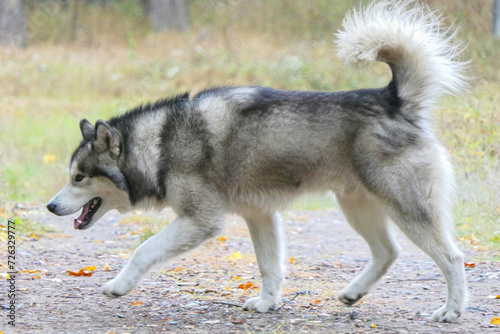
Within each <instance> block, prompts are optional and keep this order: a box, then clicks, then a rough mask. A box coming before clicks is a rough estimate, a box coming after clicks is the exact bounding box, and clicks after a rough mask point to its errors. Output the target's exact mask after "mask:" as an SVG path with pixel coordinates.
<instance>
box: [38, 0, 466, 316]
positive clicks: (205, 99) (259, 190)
mask: <svg viewBox="0 0 500 334" xmlns="http://www.w3.org/2000/svg"><path fill="white" fill-rule="evenodd" d="M452 37H453V34H450V33H449V31H443V30H442V27H441V26H440V20H439V19H438V18H437V17H436V16H435V15H434V14H433V13H432V12H431V11H429V10H428V9H427V8H426V7H425V6H423V5H421V4H420V3H419V2H414V1H408V0H404V1H377V2H373V3H372V4H370V5H368V6H367V7H365V8H364V9H360V10H355V11H353V12H352V13H350V14H349V15H348V16H347V17H346V18H345V20H344V22H343V29H342V30H341V31H340V32H338V33H337V38H338V40H337V46H338V56H339V57H340V58H341V59H343V60H344V61H345V62H346V63H347V64H350V65H366V64H368V63H371V62H373V61H381V62H385V63H387V64H388V65H389V66H390V68H391V70H392V75H393V78H392V81H391V82H390V83H389V84H388V85H387V87H384V88H380V89H362V90H355V91H347V92H304V91H281V90H276V89H272V88H264V87H222V88H213V89H208V90H205V91H202V92H201V93H199V94H196V95H190V94H184V95H181V96H177V97H174V98H171V99H166V100H161V101H158V102H156V103H150V104H145V105H142V106H140V107H137V108H135V109H134V110H131V111H129V112H127V113H126V114H124V115H122V116H119V117H115V118H112V119H110V120H108V121H103V120H99V121H97V122H96V123H95V125H92V124H91V123H89V122H88V121H87V120H85V119H84V120H82V121H81V122H80V128H81V132H82V135H83V140H82V142H81V143H80V145H79V146H78V148H77V149H76V150H75V152H74V153H73V155H72V157H71V163H70V167H69V174H70V181H69V183H68V184H67V186H66V187H65V188H64V189H62V190H61V191H60V192H59V193H58V194H57V195H55V197H54V198H53V199H51V200H50V202H49V204H48V205H47V208H48V210H49V211H51V212H53V213H54V214H56V215H69V214H73V213H75V212H76V211H77V210H79V209H82V213H81V215H80V216H79V217H78V218H77V219H75V221H74V226H75V228H76V229H80V230H84V229H87V228H89V227H91V226H92V225H93V224H94V223H95V222H96V221H97V220H98V219H99V218H101V217H102V215H104V214H105V213H106V212H107V211H109V210H111V209H117V210H118V211H120V212H126V211H130V210H134V209H137V208H142V209H162V208H164V207H166V206H170V207H172V208H173V209H174V210H175V211H176V213H177V214H178V218H177V219H176V220H175V221H174V222H172V223H171V224H169V225H168V226H167V227H166V228H165V229H164V230H163V231H161V232H159V233H158V234H157V235H155V236H154V237H151V238H150V239H149V240H147V241H146V242H144V243H143V244H142V245H141V246H140V247H139V248H137V249H136V251H135V252H134V254H133V256H132V258H131V259H130V261H129V263H128V264H127V265H126V266H125V267H124V268H123V270H122V271H121V272H120V274H119V275H118V276H117V277H116V278H114V279H113V280H112V281H110V282H108V283H107V284H105V285H104V287H103V290H102V292H103V293H104V294H105V295H107V296H109V297H118V296H123V295H125V294H126V293H128V292H129V291H131V290H132V289H133V288H134V286H135V285H136V284H137V283H138V282H139V280H140V278H141V277H142V276H143V275H144V274H145V273H146V272H147V271H148V270H149V269H150V268H151V267H152V266H153V265H154V264H157V263H160V262H164V261H167V260H170V259H172V258H174V257H176V256H178V255H179V254H182V253H184V252H186V251H188V250H190V249H192V248H194V247H196V246H198V245H199V244H200V243H202V242H203V241H205V240H207V239H208V238H212V237H214V236H216V235H217V234H218V233H219V232H221V230H222V228H223V226H224V215H225V214H226V213H228V212H232V213H237V214H239V215H241V216H242V217H243V218H244V219H245V221H246V223H247V225H248V228H249V230H250V234H251V237H252V241H253V243H254V247H255V252H256V255H257V261H258V265H259V269H260V272H261V274H262V288H261V291H260V296H259V297H257V298H252V299H249V300H248V301H247V302H246V303H245V305H244V308H245V309H246V310H256V311H258V312H267V311H270V310H273V308H275V307H276V305H278V304H279V303H280V289H281V285H282V283H283V268H282V263H283V253H282V247H283V245H282V233H281V227H280V218H279V215H278V214H277V213H276V211H277V210H279V209H282V208H284V207H285V206H286V205H287V204H288V203H290V202H291V201H292V200H293V199H295V198H296V197H297V196H299V195H301V194H303V193H305V192H322V191H328V190H331V191H333V192H335V194H336V196H337V200H338V202H339V204H340V206H341V208H342V211H343V212H344V214H345V216H346V218H347V220H348V221H349V223H350V224H351V225H352V226H353V228H354V229H355V230H356V231H357V232H359V234H361V236H363V238H364V239H365V240H366V241H367V242H368V244H369V246H370V248H371V251H372V253H373V260H372V261H371V262H370V263H369V265H368V266H367V267H366V269H365V270H364V271H363V272H362V273H361V274H360V275H359V276H358V277H357V278H356V279H355V280H354V281H353V282H352V283H351V284H350V285H349V286H347V287H346V288H345V289H344V290H343V291H342V292H340V294H339V299H340V300H341V301H342V302H344V303H346V304H349V305H351V304H354V303H355V302H357V301H358V300H359V299H360V298H361V297H363V296H364V295H366V294H367V293H368V292H369V291H370V289H371V288H373V286H374V285H375V284H376V283H377V281H378V280H379V279H380V278H381V277H382V276H383V275H384V274H385V273H386V271H387V269H388V268H389V267H390V265H391V264H392V263H393V261H394V260H395V259H396V257H397V256H398V253H399V251H400V248H399V246H398V244H397V243H396V241H395V240H394V238H393V236H392V234H391V231H390V230H389V228H388V224H389V220H392V221H394V222H395V223H396V225H397V226H398V227H399V228H400V229H401V230H402V231H403V232H404V233H405V234H406V235H407V236H408V237H409V238H410V239H411V240H412V241H413V242H414V243H415V244H416V245H418V246H419V247H420V248H421V249H422V250H423V251H424V252H426V253H427V254H429V255H430V256H431V257H432V258H433V259H434V261H435V262H436V263H437V265H438V266H439V268H440V269H441V270H442V272H443V274H444V276H445V278H446V281H447V286H448V297H447V300H446V304H445V305H444V306H442V307H441V308H440V309H438V310H437V311H435V312H434V314H433V316H432V317H433V319H435V320H437V321H446V322H451V321H455V320H457V318H458V317H459V316H460V313H461V312H462V311H463V308H464V304H465V299H466V283H465V273H464V264H463V254H462V253H461V252H460V251H459V250H458V249H457V247H456V246H455V245H454V243H453V240H452V237H451V231H452V226H453V221H452V218H451V214H450V194H451V192H452V188H453V172H452V168H451V165H450V162H449V159H448V154H447V152H446V150H445V149H444V148H443V146H442V145H441V144H440V143H439V141H438V140H437V139H436V138H435V135H434V133H433V131H432V121H431V116H432V111H433V108H434V106H435V103H436V100H437V99H438V98H439V97H440V96H441V95H443V94H444V93H447V92H452V93H457V92H459V91H460V90H461V89H462V88H464V87H465V85H466V84H465V76H464V75H463V71H464V67H465V63H463V62H460V61H458V60H457V57H458V55H459V53H460V51H459V48H458V47H457V46H456V45H454V44H453V43H452Z"/></svg>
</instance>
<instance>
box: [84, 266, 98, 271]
mask: <svg viewBox="0 0 500 334" xmlns="http://www.w3.org/2000/svg"><path fill="white" fill-rule="evenodd" d="M96 269H97V268H96V266H90V267H85V268H83V269H82V270H85V271H94V270H96Z"/></svg>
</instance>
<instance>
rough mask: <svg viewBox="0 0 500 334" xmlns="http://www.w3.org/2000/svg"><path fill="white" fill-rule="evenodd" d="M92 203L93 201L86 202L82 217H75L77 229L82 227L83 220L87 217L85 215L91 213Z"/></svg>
mask: <svg viewBox="0 0 500 334" xmlns="http://www.w3.org/2000/svg"><path fill="white" fill-rule="evenodd" d="M91 203H92V201H90V202H88V203H87V204H85V205H84V206H83V208H82V214H81V215H80V217H78V218H76V219H75V221H74V226H75V230H78V228H79V227H80V225H81V224H82V222H83V219H85V216H86V215H87V213H89V210H90V204H91Z"/></svg>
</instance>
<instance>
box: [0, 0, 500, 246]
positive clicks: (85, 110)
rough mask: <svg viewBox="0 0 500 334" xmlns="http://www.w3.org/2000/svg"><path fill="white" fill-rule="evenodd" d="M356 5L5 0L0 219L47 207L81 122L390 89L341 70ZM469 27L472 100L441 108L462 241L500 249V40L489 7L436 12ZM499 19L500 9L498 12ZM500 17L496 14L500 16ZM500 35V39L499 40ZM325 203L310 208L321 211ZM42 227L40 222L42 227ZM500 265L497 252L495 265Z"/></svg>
mask: <svg viewBox="0 0 500 334" xmlns="http://www.w3.org/2000/svg"><path fill="white" fill-rule="evenodd" d="M366 2H367V1H348V0H332V1H330V0H310V1H299V0H296V1H287V0H269V1H265V0H219V1H217V0H212V1H205V0H85V1H84V0H81V1H79V0H39V1H35V0H25V1H21V0H5V1H0V44H1V45H3V46H2V47H0V63H1V65H0V101H1V103H0V210H3V211H1V213H3V215H4V216H5V217H7V216H9V215H10V216H11V215H15V212H14V211H12V210H14V209H13V208H14V204H15V203H46V202H47V200H48V199H50V198H51V197H52V195H53V194H54V193H55V192H56V191H58V190H59V189H60V188H61V187H62V186H63V185H64V184H65V183H66V182H67V178H68V177H67V176H66V170H67V163H68V161H69V157H70V154H71V152H72V150H73V149H74V147H75V146H76V145H77V144H78V142H79V141H80V132H79V127H78V122H79V120H80V119H81V118H88V119H89V120H90V121H91V122H94V121H96V120H97V119H99V118H102V119H106V118H109V117H112V116H114V115H118V114H121V113H123V112H124V111H126V110H127V109H129V108H132V107H134V106H135V105H137V104H140V103H144V102H147V101H151V100H156V99H159V98H164V97H168V96H171V95H174V94H177V93H180V92H184V91H193V92H196V91H199V90H202V89H203V88H206V87H210V86H213V85H264V86H273V87H276V88H281V89H296V90H324V91H334V90H348V89H356V88H368V87H381V86H384V85H386V84H387V83H388V82H389V80H390V72H389V70H388V67H387V66H385V65H383V64H376V65H373V66H372V67H370V68H369V69H367V70H363V71H357V70H352V69H348V68H346V67H345V66H344V65H343V64H342V63H341V62H340V61H339V60H338V59H336V57H335V53H336V50H335V46H334V43H333V39H334V33H335V32H336V30H337V29H338V28H339V27H340V24H341V21H342V18H343V16H344V15H345V13H346V12H347V11H348V10H349V9H350V8H352V7H354V6H357V5H358V4H359V3H366ZM425 2H427V3H428V5H429V6H430V7H431V8H435V9H437V10H440V11H443V12H444V15H445V22H446V24H453V25H454V26H459V27H460V33H459V34H458V37H459V38H460V39H461V40H463V41H464V44H463V45H464V46H465V47H466V50H465V52H464V54H463V58H464V59H471V60H472V62H471V65H470V75H471V77H472V80H471V89H470V90H469V92H468V93H466V94H464V95H463V96H458V97H446V98H445V99H443V100H442V101H441V104H440V107H439V108H438V110H436V124H435V125H436V128H437V130H438V133H439V137H440V138H441V139H442V140H443V142H444V143H445V145H446V146H447V147H448V148H449V149H450V152H451V155H452V158H453V161H454V163H455V166H456V172H457V185H458V187H457V188H458V189H457V197H456V200H455V206H454V213H455V218H456V223H457V231H458V233H459V236H460V238H461V240H462V241H463V242H464V243H466V244H469V245H470V246H471V247H475V248H476V249H485V250H486V249H489V250H494V251H495V250H496V251H498V250H500V162H499V161H500V136H499V131H500V52H499V51H500V39H499V38H495V37H494V35H493V33H492V32H493V31H494V25H493V12H494V11H493V9H494V0H474V1H471V0H446V1H444V0H442V1H439V0H428V1H425ZM497 9H498V8H497ZM498 10H500V9H498ZM499 15H500V14H499ZM499 29H500V28H499ZM326 205H327V204H325V202H321V201H320V202H317V201H314V203H311V201H309V202H307V203H306V204H303V207H305V208H322V207H325V206H326ZM33 223H34V224H36V221H35V222H33ZM496 254H497V256H498V253H496Z"/></svg>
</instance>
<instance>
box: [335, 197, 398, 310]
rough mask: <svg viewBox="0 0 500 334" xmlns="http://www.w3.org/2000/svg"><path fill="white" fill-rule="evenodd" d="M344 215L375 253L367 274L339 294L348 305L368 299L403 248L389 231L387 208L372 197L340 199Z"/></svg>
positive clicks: (363, 274) (359, 277)
mask: <svg viewBox="0 0 500 334" xmlns="http://www.w3.org/2000/svg"><path fill="white" fill-rule="evenodd" d="M337 201H338V203H339V204H340V206H341V208H342V211H343V212H344V215H345V216H346V218H347V220H348V221H349V223H350V224H351V226H352V227H353V228H354V229H355V230H356V231H357V232H358V233H359V234H360V235H361V236H362V237H363V238H364V239H365V240H366V242H367V243H368V245H369V246H370V249H371V251H372V256H373V258H372V260H371V262H370V263H369V264H368V266H367V267H366V268H365V269H364V270H363V272H362V273H361V274H360V275H359V276H358V277H356V278H355V279H354V280H353V281H352V282H351V283H350V284H349V286H347V288H345V289H344V290H343V291H342V292H340V294H339V299H340V300H341V301H342V302H343V303H345V304H348V305H352V304H354V303H355V302H357V301H358V300H359V299H361V297H363V296H364V295H366V294H367V293H368V292H369V291H370V290H371V289H372V288H373V286H374V285H375V284H376V283H377V282H378V280H379V279H380V278H381V277H382V276H383V275H384V274H385V273H386V272H387V270H388V269H389V267H390V266H391V264H392V263H393V262H394V260H396V258H397V257H398V254H399V252H400V247H399V245H398V244H397V242H396V241H395V240H394V238H393V236H392V234H391V231H390V230H389V227H388V225H387V224H388V218H387V215H386V213H385V210H384V208H383V207H382V206H381V205H380V204H379V203H378V202H377V201H376V200H375V199H374V198H373V197H371V196H370V195H369V194H367V193H361V194H359V195H357V196H356V197H354V198H346V197H342V196H339V195H337Z"/></svg>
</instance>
